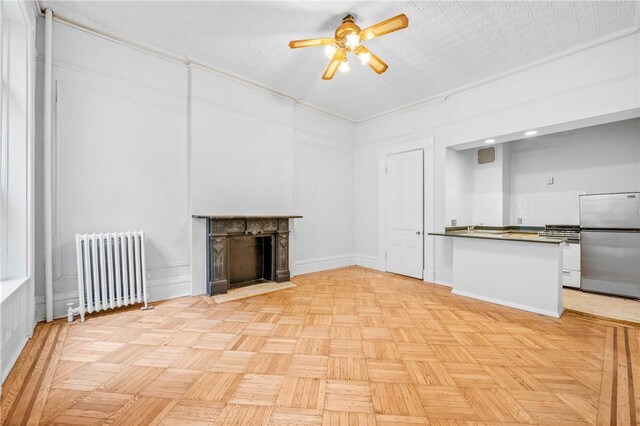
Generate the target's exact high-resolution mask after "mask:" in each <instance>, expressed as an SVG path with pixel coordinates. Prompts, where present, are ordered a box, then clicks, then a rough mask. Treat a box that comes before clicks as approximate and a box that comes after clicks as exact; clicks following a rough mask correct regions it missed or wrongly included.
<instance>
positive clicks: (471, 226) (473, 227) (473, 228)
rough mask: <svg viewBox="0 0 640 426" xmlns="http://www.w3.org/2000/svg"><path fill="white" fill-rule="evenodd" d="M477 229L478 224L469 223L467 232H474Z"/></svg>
mask: <svg viewBox="0 0 640 426" xmlns="http://www.w3.org/2000/svg"><path fill="white" fill-rule="evenodd" d="M475 230H476V226H475V225H469V226H467V232H473V231H475Z"/></svg>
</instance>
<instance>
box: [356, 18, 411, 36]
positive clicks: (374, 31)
mask: <svg viewBox="0 0 640 426" xmlns="http://www.w3.org/2000/svg"><path fill="white" fill-rule="evenodd" d="M408 26H409V18H407V15H405V14H404V13H403V14H401V15H398V16H394V17H393V18H389V19H387V20H385V21H382V22H378V23H377V24H375V25H372V26H370V27H369V28H365V29H364V30H361V31H360V39H361V40H369V39H372V38H375V37H380V36H383V35H385V34H389V33H392V32H394V31H398V30H401V29H403V28H407V27H408Z"/></svg>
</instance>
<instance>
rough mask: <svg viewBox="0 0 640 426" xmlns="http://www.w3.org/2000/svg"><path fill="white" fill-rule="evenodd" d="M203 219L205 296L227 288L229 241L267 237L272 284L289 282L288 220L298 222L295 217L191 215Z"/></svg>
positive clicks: (228, 278)
mask: <svg viewBox="0 0 640 426" xmlns="http://www.w3.org/2000/svg"><path fill="white" fill-rule="evenodd" d="M193 217H194V218H197V219H206V220H207V293H208V294H209V295H216V294H224V293H227V292H228V291H229V288H230V285H231V283H230V264H229V261H230V257H229V238H232V237H236V236H248V237H250V236H253V237H255V238H259V237H267V236H271V237H272V238H273V243H274V244H273V258H274V263H275V265H274V266H275V271H274V274H273V280H274V281H275V282H285V281H289V278H290V275H291V273H290V271H289V228H290V227H289V221H290V220H291V219H300V218H302V216H298V215H271V216H265V215H262V216H239V215H229V216H219V215H215V216H206V215H194V216H193Z"/></svg>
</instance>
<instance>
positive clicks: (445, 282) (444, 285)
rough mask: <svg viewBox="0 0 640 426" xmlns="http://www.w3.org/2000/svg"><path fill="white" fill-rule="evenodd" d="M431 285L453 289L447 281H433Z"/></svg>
mask: <svg viewBox="0 0 640 426" xmlns="http://www.w3.org/2000/svg"><path fill="white" fill-rule="evenodd" d="M432 284H437V285H441V286H443V287H449V288H453V284H451V283H450V282H447V281H442V280H434V281H433V283H432Z"/></svg>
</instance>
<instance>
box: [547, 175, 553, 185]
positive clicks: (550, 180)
mask: <svg viewBox="0 0 640 426" xmlns="http://www.w3.org/2000/svg"><path fill="white" fill-rule="evenodd" d="M547 185H553V176H549V177H548V178H547Z"/></svg>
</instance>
